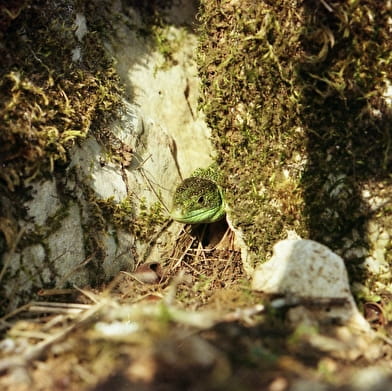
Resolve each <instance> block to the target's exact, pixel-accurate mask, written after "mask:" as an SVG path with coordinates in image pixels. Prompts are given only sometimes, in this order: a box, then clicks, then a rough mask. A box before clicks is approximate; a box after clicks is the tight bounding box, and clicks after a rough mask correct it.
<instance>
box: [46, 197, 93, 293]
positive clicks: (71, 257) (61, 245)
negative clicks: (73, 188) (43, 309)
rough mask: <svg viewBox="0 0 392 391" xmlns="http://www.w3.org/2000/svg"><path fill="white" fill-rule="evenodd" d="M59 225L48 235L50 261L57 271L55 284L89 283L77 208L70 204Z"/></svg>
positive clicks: (82, 284)
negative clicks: (84, 263) (84, 264)
mask: <svg viewBox="0 0 392 391" xmlns="http://www.w3.org/2000/svg"><path fill="white" fill-rule="evenodd" d="M68 213H69V214H68V216H66V217H65V218H64V219H63V220H62V222H61V227H60V228H59V229H58V230H57V231H55V232H54V233H53V234H52V235H50V236H49V237H48V239H47V240H48V248H49V255H50V259H51V263H53V264H54V268H55V269H56V271H57V276H56V281H55V283H56V284H55V285H56V286H57V287H63V286H65V285H66V283H71V284H76V285H78V286H84V285H86V284H88V283H89V279H88V272H87V269H86V267H85V266H83V265H82V264H83V262H84V261H85V252H84V243H83V230H82V225H81V220H80V213H79V208H78V206H77V205H75V204H74V205H71V206H70V208H69V210H68Z"/></svg>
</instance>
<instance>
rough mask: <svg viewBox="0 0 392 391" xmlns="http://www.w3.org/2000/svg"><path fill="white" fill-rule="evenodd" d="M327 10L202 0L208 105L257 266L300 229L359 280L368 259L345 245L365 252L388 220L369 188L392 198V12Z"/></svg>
mask: <svg viewBox="0 0 392 391" xmlns="http://www.w3.org/2000/svg"><path fill="white" fill-rule="evenodd" d="M328 3H329V4H330V6H328V4H327V3H325V4H324V3H323V2H319V3H317V4H315V3H314V2H311V1H300V0H297V1H291V2H287V1H274V2H270V1H264V2H255V1H245V2H241V4H239V3H235V4H234V2H224V3H222V4H221V5H220V6H219V7H217V6H216V4H215V3H213V2H209V1H202V8H201V13H200V15H201V17H200V19H201V28H200V34H201V40H200V47H199V69H200V75H201V78H202V85H203V87H202V93H203V94H202V101H201V106H202V108H203V110H204V111H205V113H206V116H207V121H208V123H209V125H210V127H211V129H212V132H213V139H214V142H215V146H216V149H217V151H218V157H217V160H218V163H219V165H220V167H221V169H222V172H223V177H224V179H223V186H224V187H225V188H226V193H227V201H228V204H229V207H230V209H231V212H230V215H231V218H232V220H233V222H234V224H235V225H236V226H238V227H239V228H241V229H242V230H243V232H244V233H245V239H246V242H247V244H248V246H249V247H250V249H251V250H252V252H253V253H254V254H255V259H257V260H258V261H260V260H265V259H266V258H268V257H269V255H270V254H271V249H272V245H273V244H274V243H275V242H276V241H277V240H279V239H282V238H284V237H286V231H287V230H295V231H296V232H297V233H298V234H300V235H301V236H302V237H304V238H312V239H315V240H318V241H320V242H322V243H324V244H327V245H328V246H329V247H331V248H332V249H333V250H335V251H338V252H340V253H341V254H342V255H343V256H344V257H345V259H346V261H347V262H348V264H349V267H350V271H351V272H352V276H353V278H354V279H362V278H365V275H364V274H363V272H361V271H360V269H359V268H357V264H358V263H360V262H361V261H362V259H363V257H364V255H363V254H362V255H356V253H355V251H354V252H351V253H350V254H351V255H349V252H348V251H346V250H345V248H344V244H345V243H347V241H350V242H351V243H352V245H351V247H362V248H367V247H369V244H368V238H367V234H366V226H367V222H368V221H369V219H375V218H378V219H379V220H378V221H379V222H380V224H382V226H384V227H385V229H386V230H388V229H389V230H390V228H391V225H392V216H391V214H390V211H389V210H388V209H387V206H386V205H384V206H382V207H380V209H378V210H377V212H376V213H374V212H373V211H370V210H369V207H368V205H367V203H366V202H365V201H364V200H363V198H362V194H361V189H362V188H363V185H365V184H366V185H369V186H371V187H372V190H374V194H375V195H377V194H380V189H379V190H377V186H379V187H381V188H382V191H388V190H387V189H389V192H391V176H390V172H391V160H392V159H391V152H390V149H391V148H390V145H391V125H390V124H391V123H392V122H391V110H390V108H388V107H387V106H386V104H385V99H384V98H383V94H384V93H385V90H386V81H387V80H391V78H392V58H391V55H390V53H391V52H392V42H391V40H390V39H389V31H390V26H389V20H390V12H391V9H390V5H388V4H386V3H380V2H378V1H376V0H367V1H362V2H358V1H343V2H334V3H331V2H328ZM329 8H331V9H329ZM376 183H377V184H376ZM387 198H388V197H387ZM386 204H387V202H386ZM377 213H378V214H379V215H377ZM378 216H380V217H378ZM365 256H366V254H365ZM389 257H390V255H389ZM389 262H391V259H389Z"/></svg>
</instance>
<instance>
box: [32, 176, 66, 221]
mask: <svg viewBox="0 0 392 391" xmlns="http://www.w3.org/2000/svg"><path fill="white" fill-rule="evenodd" d="M31 186H32V195H33V198H32V199H31V200H30V201H29V202H26V203H25V206H26V209H27V213H28V215H29V216H30V217H32V218H33V219H34V223H35V224H37V225H41V226H42V225H44V224H45V222H46V219H47V218H48V217H51V216H54V215H55V214H56V212H57V210H58V209H59V208H60V206H61V204H60V200H59V196H58V194H57V190H56V182H55V181H54V180H47V181H41V182H34V183H33V184H32V185H31Z"/></svg>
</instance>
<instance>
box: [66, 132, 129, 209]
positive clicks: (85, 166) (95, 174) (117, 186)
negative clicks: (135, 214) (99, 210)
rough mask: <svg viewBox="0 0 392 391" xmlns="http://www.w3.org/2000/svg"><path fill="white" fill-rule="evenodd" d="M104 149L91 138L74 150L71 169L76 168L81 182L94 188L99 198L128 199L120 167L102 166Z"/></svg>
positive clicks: (106, 164)
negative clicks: (101, 160) (101, 159)
mask: <svg viewBox="0 0 392 391" xmlns="http://www.w3.org/2000/svg"><path fill="white" fill-rule="evenodd" d="M101 157H103V150H102V147H101V146H100V145H99V144H98V142H97V141H96V140H95V139H94V138H92V137H90V138H88V139H87V140H86V141H85V142H84V143H83V144H82V145H81V146H80V147H76V148H74V150H73V155H72V162H71V164H70V167H71V168H73V167H75V168H76V169H77V172H78V176H79V179H80V181H81V182H84V183H86V184H88V185H90V186H91V187H92V189H93V190H94V191H95V193H96V195H97V196H98V197H99V198H102V199H107V198H110V197H113V199H114V200H115V201H117V202H120V201H122V200H123V199H124V198H126V197H127V195H128V194H127V188H126V185H125V182H124V181H123V178H122V175H121V169H120V167H119V166H118V165H116V164H114V163H111V162H106V163H105V165H104V166H101V162H100V158H101Z"/></svg>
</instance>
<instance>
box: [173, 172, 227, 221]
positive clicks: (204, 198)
mask: <svg viewBox="0 0 392 391" xmlns="http://www.w3.org/2000/svg"><path fill="white" fill-rule="evenodd" d="M224 215H225V202H224V198H223V194H222V190H221V188H220V187H219V186H218V185H217V184H216V183H215V182H213V181H211V180H209V179H205V178H200V177H191V178H187V179H185V180H184V181H183V182H182V183H181V184H180V185H179V186H178V187H177V189H176V191H175V192H174V196H173V207H172V211H171V217H172V218H173V220H176V221H179V222H181V223H186V224H199V223H213V222H215V221H218V220H220V219H221V218H223V216H224Z"/></svg>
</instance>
